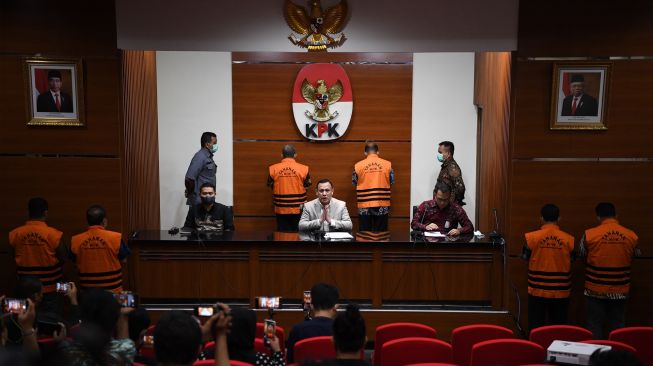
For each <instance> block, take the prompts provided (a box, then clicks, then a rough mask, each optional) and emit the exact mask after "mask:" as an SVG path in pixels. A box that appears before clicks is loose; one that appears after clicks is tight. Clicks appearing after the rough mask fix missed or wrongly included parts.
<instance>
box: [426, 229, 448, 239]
mask: <svg viewBox="0 0 653 366" xmlns="http://www.w3.org/2000/svg"><path fill="white" fill-rule="evenodd" d="M424 236H429V237H432V238H446V237H447V236H446V235H444V234H442V233H441V232H439V231H425V232H424Z"/></svg>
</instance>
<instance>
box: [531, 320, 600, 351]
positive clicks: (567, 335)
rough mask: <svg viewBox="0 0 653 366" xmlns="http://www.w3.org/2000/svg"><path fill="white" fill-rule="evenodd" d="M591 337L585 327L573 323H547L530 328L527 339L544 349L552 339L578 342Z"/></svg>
mask: <svg viewBox="0 0 653 366" xmlns="http://www.w3.org/2000/svg"><path fill="white" fill-rule="evenodd" d="M592 338H593V337H592V332H590V331H589V330H587V329H585V328H581V327H576V326H573V325H547V326H544V327H539V328H535V329H532V330H531V335H530V337H529V340H530V341H531V342H535V343H537V344H539V345H540V346H542V348H544V349H545V350H546V349H548V348H549V346H550V345H551V343H553V341H569V342H580V341H584V340H587V339H592Z"/></svg>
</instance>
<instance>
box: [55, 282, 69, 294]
mask: <svg viewBox="0 0 653 366" xmlns="http://www.w3.org/2000/svg"><path fill="white" fill-rule="evenodd" d="M68 290H70V284H68V282H57V292H60V293H63V294H65V293H68Z"/></svg>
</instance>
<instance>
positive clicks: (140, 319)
mask: <svg viewBox="0 0 653 366" xmlns="http://www.w3.org/2000/svg"><path fill="white" fill-rule="evenodd" d="M127 317H128V318H129V338H130V339H131V340H132V341H134V343H136V344H138V343H139V341H140V337H141V332H143V330H145V329H147V328H148V327H149V326H150V324H151V323H152V321H151V320H150V315H149V314H148V313H147V310H145V308H136V309H134V311H132V312H131V313H129V315H128V316H127Z"/></svg>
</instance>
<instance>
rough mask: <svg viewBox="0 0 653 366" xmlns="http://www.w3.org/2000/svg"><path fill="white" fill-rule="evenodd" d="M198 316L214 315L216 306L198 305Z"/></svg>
mask: <svg viewBox="0 0 653 366" xmlns="http://www.w3.org/2000/svg"><path fill="white" fill-rule="evenodd" d="M195 314H197V316H213V314H215V308H214V307H213V306H198V307H196V308H195Z"/></svg>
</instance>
